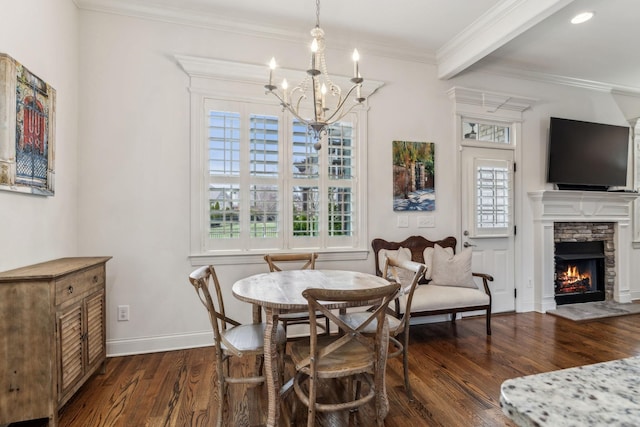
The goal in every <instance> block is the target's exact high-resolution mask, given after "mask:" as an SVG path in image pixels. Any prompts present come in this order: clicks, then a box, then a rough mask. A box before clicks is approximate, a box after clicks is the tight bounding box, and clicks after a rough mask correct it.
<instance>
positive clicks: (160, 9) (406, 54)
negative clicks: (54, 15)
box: [73, 0, 436, 65]
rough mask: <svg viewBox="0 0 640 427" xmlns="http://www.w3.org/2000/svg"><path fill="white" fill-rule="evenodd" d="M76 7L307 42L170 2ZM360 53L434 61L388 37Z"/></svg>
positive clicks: (80, 1)
mask: <svg viewBox="0 0 640 427" xmlns="http://www.w3.org/2000/svg"><path fill="white" fill-rule="evenodd" d="M73 1H74V2H75V3H76V5H77V6H78V8H79V9H82V10H86V11H93V12H101V13H110V14H114V15H123V16H131V17H136V18H140V19H147V20H152V21H159V22H165V23H170V24H177V25H185V26H192V27H199V28H207V29H212V30H217V31H223V32H228V33H233V34H239V35H246V36H253V37H259V38H267V39H273V40H280V41H287V42H291V41H292V40H293V41H295V40H300V42H301V43H306V42H307V38H308V35H307V34H308V32H307V31H302V32H301V31H295V30H288V29H286V28H281V27H275V26H273V25H264V24H260V23H257V22H255V21H242V20H239V19H238V18H237V17H234V18H233V19H231V18H229V17H227V16H223V15H220V14H214V13H211V12H206V11H201V10H193V9H185V8H176V7H172V6H168V5H166V6H158V5H148V4H136V3H134V2H131V1H126V0H73ZM339 36H340V34H339V32H335V34H334V37H333V38H332V40H331V48H335V49H340V50H345V51H349V52H350V51H351V50H352V48H353V47H352V46H351V45H347V44H346V43H342V42H340V39H341V37H339ZM358 50H359V51H360V53H361V54H362V53H366V52H368V53H371V54H373V55H376V56H380V57H385V58H391V59H400V60H403V61H413V62H418V63H426V64H431V65H435V63H436V58H435V54H434V53H432V52H425V51H422V50H419V49H415V48H411V47H405V46H398V44H395V45H393V44H390V43H389V41H388V40H384V39H377V40H376V39H374V38H372V37H371V38H369V40H368V41H362V42H360V41H359V42H358Z"/></svg>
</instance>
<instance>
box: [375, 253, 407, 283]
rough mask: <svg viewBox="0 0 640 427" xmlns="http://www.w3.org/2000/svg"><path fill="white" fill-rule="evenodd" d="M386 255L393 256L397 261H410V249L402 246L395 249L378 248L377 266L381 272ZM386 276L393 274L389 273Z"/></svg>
mask: <svg viewBox="0 0 640 427" xmlns="http://www.w3.org/2000/svg"><path fill="white" fill-rule="evenodd" d="M387 257H389V258H395V259H396V260H397V261H411V249H409V248H403V247H402V246H401V247H399V248H398V249H397V250H395V251H394V250H391V249H380V250H379V251H378V267H379V268H380V271H381V272H382V273H383V274H384V264H385V263H386V262H387ZM388 278H393V276H391V275H389V277H387V279H388Z"/></svg>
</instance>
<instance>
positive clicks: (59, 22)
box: [0, 0, 78, 271]
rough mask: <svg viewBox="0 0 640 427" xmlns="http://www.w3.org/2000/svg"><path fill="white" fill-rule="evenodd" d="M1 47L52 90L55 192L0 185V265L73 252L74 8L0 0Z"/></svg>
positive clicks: (52, 1) (54, 2)
mask: <svg viewBox="0 0 640 427" xmlns="http://www.w3.org/2000/svg"><path fill="white" fill-rule="evenodd" d="M0 52H2V53H6V54H8V55H10V56H11V57H13V58H14V59H16V60H17V61H18V62H20V63H21V64H23V65H24V66H25V67H27V68H28V69H29V70H30V71H31V72H33V73H34V74H35V75H37V76H38V77H40V78H42V79H43V80H45V81H46V82H48V83H49V84H51V86H52V87H53V88H54V89H55V90H56V91H57V103H56V104H57V105H56V108H57V115H56V153H55V169H56V177H55V196H54V197H41V196H33V195H27V194H18V193H13V192H8V191H0V241H1V242H2V244H1V245H0V271H4V270H9V269H12V268H16V267H21V266H24V265H28V264H33V263H36V262H41V261H46V260H49V259H53V258H59V257H62V256H74V255H77V254H78V253H77V245H78V238H77V236H78V233H77V222H78V212H77V200H78V195H77V188H78V187H77V182H78V176H77V167H78V161H77V148H78V129H77V120H78V11H77V9H76V7H75V5H74V4H73V2H72V0H48V1H41V0H20V1H9V0H0ZM0 102H2V101H0Z"/></svg>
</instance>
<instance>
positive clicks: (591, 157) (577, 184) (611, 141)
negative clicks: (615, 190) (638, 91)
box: [547, 117, 629, 191]
mask: <svg viewBox="0 0 640 427" xmlns="http://www.w3.org/2000/svg"><path fill="white" fill-rule="evenodd" d="M628 153H629V127H627V126H616V125H607V124H602V123H592V122H583V121H579V120H570V119H561V118H558V117H551V122H550V126H549V162H548V176H547V182H550V183H554V184H556V185H557V186H558V189H560V190H594V191H607V190H609V189H611V188H612V187H624V186H626V185H627V160H628V159H627V157H628Z"/></svg>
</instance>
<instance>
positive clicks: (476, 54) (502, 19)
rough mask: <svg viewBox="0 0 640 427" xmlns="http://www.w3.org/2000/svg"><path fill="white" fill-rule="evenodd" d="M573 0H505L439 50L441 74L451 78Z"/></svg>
mask: <svg viewBox="0 0 640 427" xmlns="http://www.w3.org/2000/svg"><path fill="white" fill-rule="evenodd" d="M572 1H574V0H533V1H531V0H502V1H500V2H498V3H496V5H495V6H493V7H492V8H491V9H489V10H488V11H487V12H486V13H484V14H483V15H481V16H480V17H479V18H478V19H476V20H475V21H474V22H473V23H472V24H471V25H469V26H468V27H467V28H465V29H464V30H463V31H462V32H461V33H459V34H458V35H456V36H455V37H454V38H453V39H451V40H450V41H449V42H447V43H446V44H445V45H443V46H442V47H441V48H440V49H438V51H437V52H436V61H437V64H438V78H440V79H445V80H446V79H450V78H452V77H455V76H456V75H457V74H459V73H461V72H462V71H464V70H465V69H467V68H468V67H470V66H471V65H473V64H475V63H476V62H478V61H479V60H480V59H482V58H484V57H485V56H487V55H489V54H490V53H491V52H493V51H495V50H496V49H498V48H499V47H501V46H503V45H505V44H506V43H508V42H509V41H511V40H513V39H514V38H515V37H517V36H518V35H520V34H522V33H524V32H525V31H527V30H528V29H530V28H531V27H533V26H535V25H536V24H538V23H539V22H541V21H542V20H544V19H545V18H548V17H549V16H551V15H553V14H554V13H556V12H557V11H558V10H560V9H562V8H563V7H565V6H566V5H568V4H569V3H571V2H572Z"/></svg>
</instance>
